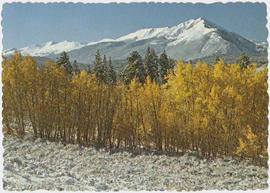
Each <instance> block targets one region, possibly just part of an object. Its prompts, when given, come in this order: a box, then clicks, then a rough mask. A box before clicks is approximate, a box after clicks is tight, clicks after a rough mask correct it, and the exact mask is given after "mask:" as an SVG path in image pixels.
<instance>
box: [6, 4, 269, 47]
mask: <svg viewBox="0 0 270 193" xmlns="http://www.w3.org/2000/svg"><path fill="white" fill-rule="evenodd" d="M198 17H204V18H206V19H208V20H209V21H212V22H214V23H216V24H218V25H220V26H222V27H224V28H225V29H227V30H229V31H232V32H235V33H238V34H240V35H242V36H243V37H245V38H247V39H250V40H255V41H259V42H261V41H266V39H267V28H266V5H265V4H263V3H226V4H223V3H214V4H199V3H197V4H191V3H172V4H170V3H165V4H164V3H131V4H116V3H110V4H82V3H77V4H73V3H68V4H65V3H48V4H43V3H34V4H33V3H26V4H22V3H11V4H7V3H5V4H4V5H3V10H2V27H3V48H4V49H8V48H21V47H24V46H28V45H31V44H39V43H43V42H47V41H55V42H58V41H63V40H72V41H78V42H82V43H86V42H91V41H98V40H101V39H104V38H118V37H120V36H123V35H126V34H128V33H131V32H134V31H136V30H138V29H142V28H150V27H165V26H173V25H177V24H179V23H181V22H183V21H186V20H188V19H194V18H198Z"/></svg>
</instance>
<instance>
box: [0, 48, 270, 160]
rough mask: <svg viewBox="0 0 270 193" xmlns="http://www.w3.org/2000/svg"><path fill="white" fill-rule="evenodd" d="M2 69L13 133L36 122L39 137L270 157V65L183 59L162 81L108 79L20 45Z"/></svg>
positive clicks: (7, 127)
mask: <svg viewBox="0 0 270 193" xmlns="http://www.w3.org/2000/svg"><path fill="white" fill-rule="evenodd" d="M149 52H150V51H149ZM2 69H3V71H2V83H3V87H2V91H3V111H2V116H3V130H4V131H5V132H7V133H10V134H16V135H19V136H23V135H24V133H25V131H26V128H27V125H30V128H31V131H32V132H33V134H34V136H35V137H39V138H46V139H48V140H53V141H62V142H70V143H76V144H81V145H86V146H88V145H92V144H97V145H98V146H100V147H107V148H119V147H121V148H126V149H133V150H134V149H138V148H144V149H146V150H157V151H165V152H187V151H196V152H198V153H199V154H200V155H201V156H203V157H220V156H232V157H234V156H237V157H240V158H244V159H252V160H253V161H254V162H261V161H262V158H265V159H266V160H267V159H268V154H267V139H268V118H267V116H268V94H267V88H268V85H267V67H263V68H262V69H261V70H258V69H257V67H256V64H252V65H248V66H246V67H242V66H241V65H239V64H238V63H232V64H225V63H224V62H223V61H222V60H221V59H219V60H217V62H216V63H215V64H214V65H213V66H211V65H209V64H207V63H203V62H200V61H198V62H197V63H196V64H195V65H192V64H190V63H184V62H182V61H181V60H180V59H179V60H178V61H177V62H176V66H175V67H174V68H173V69H172V70H168V71H167V74H166V81H163V82H162V83H161V82H158V81H156V79H155V78H153V77H151V76H149V75H148V76H147V74H146V76H145V79H144V80H145V81H142V80H141V79H140V77H137V76H134V77H133V79H132V80H131V81H126V82H124V81H120V80H119V78H117V79H116V80H115V81H111V82H106V81H104V80H103V79H101V78H99V76H97V75H96V74H95V73H93V72H87V71H86V70H77V72H76V73H75V72H72V74H71V75H70V72H67V70H66V69H65V68H64V66H59V65H57V64H56V62H53V61H47V62H46V63H45V65H44V68H43V69H41V68H38V67H36V62H35V60H34V59H32V58H31V57H30V56H29V55H26V56H21V55H20V53H18V52H16V51H15V52H14V54H13V55H12V56H11V57H10V58H6V57H3V61H2ZM149 69H150V68H149Z"/></svg>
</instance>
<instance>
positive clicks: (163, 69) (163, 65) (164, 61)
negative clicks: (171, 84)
mask: <svg viewBox="0 0 270 193" xmlns="http://www.w3.org/2000/svg"><path fill="white" fill-rule="evenodd" d="M159 66H160V70H159V75H160V81H161V83H166V82H167V79H166V78H165V76H166V75H167V71H168V70H169V69H170V68H171V67H170V64H169V59H168V56H167V54H166V51H165V50H164V51H163V53H162V54H161V55H160V57H159Z"/></svg>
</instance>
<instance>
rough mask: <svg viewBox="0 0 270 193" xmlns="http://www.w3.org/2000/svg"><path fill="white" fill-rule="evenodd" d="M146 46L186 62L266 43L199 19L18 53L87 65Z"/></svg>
mask: <svg viewBox="0 0 270 193" xmlns="http://www.w3.org/2000/svg"><path fill="white" fill-rule="evenodd" d="M148 46H150V47H152V48H154V49H155V51H156V53H157V54H158V55H159V54H161V53H162V52H163V50H166V52H167V54H168V55H169V56H170V57H172V58H174V59H178V58H181V59H183V60H186V61H187V60H194V59H197V58H204V57H210V56H213V55H216V54H218V55H228V54H239V53H241V52H243V51H245V52H247V53H258V52H262V51H265V49H266V48H267V44H266V43H259V44H258V43H255V42H252V41H249V40H247V39H245V38H243V37H241V36H240V35H238V34H236V33H233V32H229V31H227V30H225V29H224V28H222V27H220V26H218V25H216V24H214V23H212V22H210V21H207V20H205V19H204V18H201V17H200V18H197V19H191V20H188V21H186V22H183V23H180V24H179V25H176V26H172V27H162V28H148V29H141V30H138V31H135V32H133V33H130V34H127V35H125V36H122V37H119V38H117V39H104V40H101V41H98V42H90V43H87V44H81V43H79V42H69V41H63V42H58V43H55V42H47V43H44V44H42V45H32V46H28V47H25V48H21V49H18V50H19V51H20V52H21V53H22V54H27V53H28V54H30V55H32V56H37V57H46V58H51V59H53V60H55V59H56V57H57V56H58V55H59V54H60V53H61V52H63V51H66V52H68V54H69V56H70V59H71V61H73V60H75V59H76V60H77V61H78V62H80V63H84V64H89V63H92V62H93V60H94V56H95V53H96V50H98V49H99V50H100V52H101V54H106V55H107V56H111V57H112V59H113V60H123V59H126V57H127V56H128V55H129V54H130V52H132V51H134V50H136V51H138V52H139V53H140V54H141V55H142V56H144V54H145V51H146V49H147V47H148ZM12 50H13V49H11V50H6V51H5V52H4V54H5V55H9V54H11V53H12V52H13V51H12Z"/></svg>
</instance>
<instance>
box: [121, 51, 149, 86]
mask: <svg viewBox="0 0 270 193" xmlns="http://www.w3.org/2000/svg"><path fill="white" fill-rule="evenodd" d="M127 60H128V65H127V66H126V68H125V70H124V82H125V83H126V84H129V83H130V81H131V80H132V79H133V78H134V77H137V78H138V79H139V81H140V82H141V83H144V81H145V77H146V74H145V69H144V65H143V62H142V57H141V56H140V54H139V53H138V52H137V51H133V52H132V53H131V54H130V56H129V57H128V58H127Z"/></svg>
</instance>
